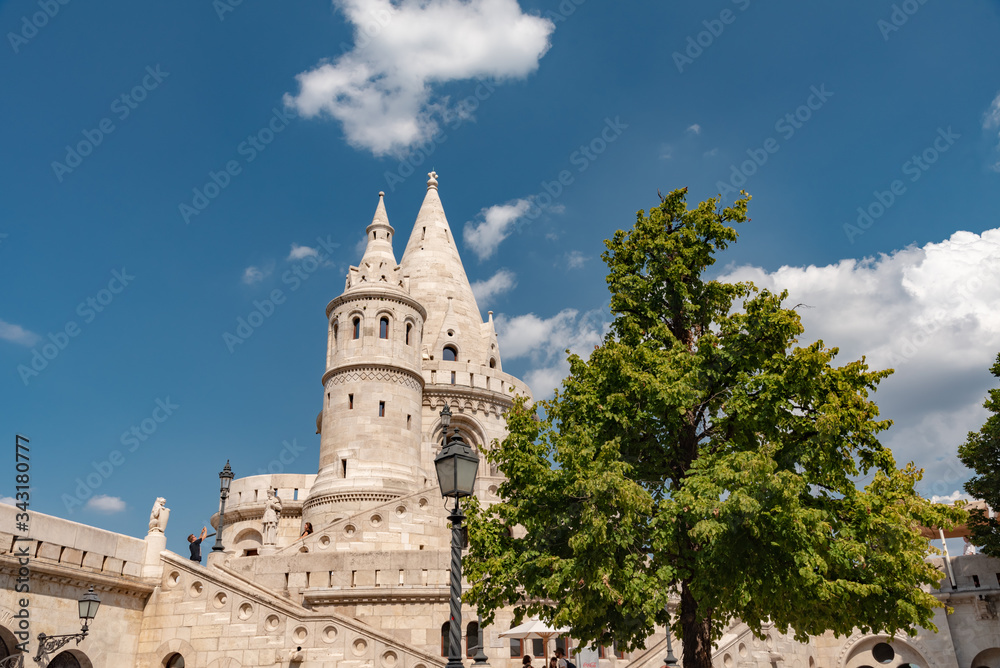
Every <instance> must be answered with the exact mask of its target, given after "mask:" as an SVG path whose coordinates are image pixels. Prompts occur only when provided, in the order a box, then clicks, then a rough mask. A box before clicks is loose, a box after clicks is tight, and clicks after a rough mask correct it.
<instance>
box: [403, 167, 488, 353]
mask: <svg viewBox="0 0 1000 668" xmlns="http://www.w3.org/2000/svg"><path fill="white" fill-rule="evenodd" d="M427 176H428V180H427V194H426V195H425V196H424V202H423V204H422V205H421V206H420V212H419V213H418V214H417V222H416V223H414V225H413V232H412V234H410V240H409V243H407V245H406V251H405V252H404V253H403V259H402V260H400V267H401V270H402V273H403V276H406V277H408V278H409V282H408V285H409V288H410V294H411V295H413V297H414V298H416V299H417V300H419V301H420V303H422V304H423V305H424V306H425V307H426V308H427V314H428V315H427V320H426V321H425V323H424V337H423V344H424V347H425V348H426V351H425V352H426V354H427V355H428V356H429V357H433V358H434V359H440V358H441V356H442V350H443V348H444V346H445V345H448V344H453V345H454V347H455V348H456V349H457V356H458V359H459V360H461V361H462V362H466V361H472V362H473V363H474V364H488V362H489V358H490V342H489V340H488V336H484V324H483V318H482V315H481V314H480V312H479V305H478V304H477V303H476V297H475V295H474V294H473V293H472V286H471V285H470V284H469V279H468V277H467V276H466V274H465V267H464V266H462V258H461V257H460V256H459V253H458V245H457V242H456V240H455V236H454V235H453V234H452V231H451V227H450V226H449V225H448V218H447V217H446V216H445V213H444V206H443V205H442V204H441V197H440V195H439V194H438V178H437V173H436V172H430V173H429V174H428V175H427Z"/></svg>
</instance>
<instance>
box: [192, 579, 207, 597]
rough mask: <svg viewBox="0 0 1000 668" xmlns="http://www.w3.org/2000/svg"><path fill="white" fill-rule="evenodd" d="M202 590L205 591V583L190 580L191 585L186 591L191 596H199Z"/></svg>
mask: <svg viewBox="0 0 1000 668" xmlns="http://www.w3.org/2000/svg"><path fill="white" fill-rule="evenodd" d="M203 591H205V585H203V584H202V583H200V582H192V583H191V587H190V588H189V589H188V592H189V593H190V594H191V596H193V597H195V598H197V597H199V596H201V593H202V592H203Z"/></svg>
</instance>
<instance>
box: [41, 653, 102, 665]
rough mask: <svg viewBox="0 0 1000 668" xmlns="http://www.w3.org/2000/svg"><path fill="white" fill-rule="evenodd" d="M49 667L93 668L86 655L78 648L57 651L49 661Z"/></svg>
mask: <svg viewBox="0 0 1000 668" xmlns="http://www.w3.org/2000/svg"><path fill="white" fill-rule="evenodd" d="M49 668H94V664H93V663H91V662H90V659H88V658H87V655H86V654H84V653H83V652H81V651H80V650H78V649H67V650H65V651H62V652H59V653H58V654H56V655H55V657H53V659H52V661H50V662H49Z"/></svg>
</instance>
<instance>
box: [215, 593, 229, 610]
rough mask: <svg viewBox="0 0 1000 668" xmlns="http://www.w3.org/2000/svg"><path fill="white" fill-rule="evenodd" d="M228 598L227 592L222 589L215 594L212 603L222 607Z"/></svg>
mask: <svg viewBox="0 0 1000 668" xmlns="http://www.w3.org/2000/svg"><path fill="white" fill-rule="evenodd" d="M228 600H229V597H228V596H226V592H224V591H220V592H219V593H218V594H216V595H215V598H214V599H213V600H212V605H214V606H215V607H217V608H221V607H222V606H224V605H225V604H226V601H228Z"/></svg>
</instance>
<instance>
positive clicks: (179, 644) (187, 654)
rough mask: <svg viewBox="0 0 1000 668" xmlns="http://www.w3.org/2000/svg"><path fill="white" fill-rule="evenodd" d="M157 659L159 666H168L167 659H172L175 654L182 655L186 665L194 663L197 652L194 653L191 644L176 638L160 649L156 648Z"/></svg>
mask: <svg viewBox="0 0 1000 668" xmlns="http://www.w3.org/2000/svg"><path fill="white" fill-rule="evenodd" d="M154 654H155V659H156V664H155V665H157V666H165V665H167V659H170V658H171V657H172V656H173V655H174V654H180V655H181V656H182V657H184V659H185V663H191V664H192V665H193V663H194V657H195V655H196V654H197V652H195V651H194V647H192V646H191V645H190V643H188V642H186V641H184V640H181V639H180V638H174V639H173V640H168V641H167V642H165V643H163V644H162V645H160V646H159V647H157V648H156V652H155V653H154Z"/></svg>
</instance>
